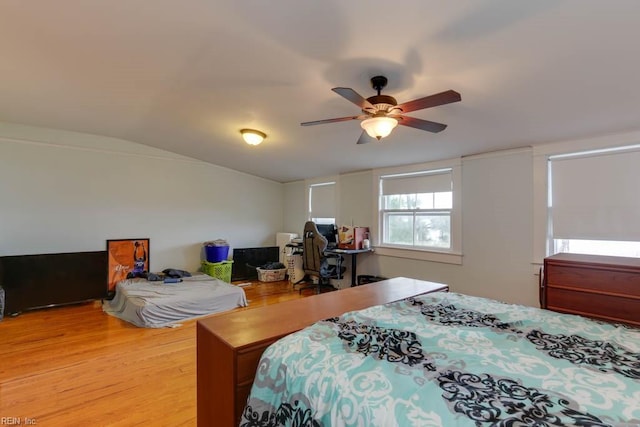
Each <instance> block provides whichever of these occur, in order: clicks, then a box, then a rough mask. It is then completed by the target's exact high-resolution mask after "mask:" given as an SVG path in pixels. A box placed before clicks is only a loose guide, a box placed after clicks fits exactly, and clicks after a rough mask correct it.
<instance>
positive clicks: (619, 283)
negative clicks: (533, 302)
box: [545, 264, 640, 295]
mask: <svg viewBox="0 0 640 427" xmlns="http://www.w3.org/2000/svg"><path fill="white" fill-rule="evenodd" d="M545 273H546V277H547V286H548V287H555V286H558V287H568V288H577V289H588V290H591V291H593V292H606V293H610V294H620V295H638V294H639V293H640V275H639V274H638V273H637V272H635V273H633V272H626V271H619V270H618V271H616V270H612V269H605V268H592V267H585V266H573V265H554V264H549V265H548V266H547V269H546V272H545Z"/></svg>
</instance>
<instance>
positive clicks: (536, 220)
mask: <svg viewBox="0 0 640 427" xmlns="http://www.w3.org/2000/svg"><path fill="white" fill-rule="evenodd" d="M638 143H640V132H637V131H636V132H630V133H621V134H612V135H605V136H598V137H594V138H585V139H576V140H568V141H561V142H555V143H550V144H543V145H537V146H534V147H533V260H532V263H533V264H540V265H541V264H542V262H543V260H544V258H545V257H546V256H547V255H548V254H549V253H550V248H549V241H550V233H551V230H550V221H549V211H548V202H549V201H548V194H549V190H548V189H549V176H548V173H549V170H548V164H549V157H551V156H558V155H562V154H569V153H576V152H580V151H589V150H601V149H609V148H616V147H624V146H632V145H637V144H638Z"/></svg>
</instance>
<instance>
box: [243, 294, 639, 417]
mask: <svg viewBox="0 0 640 427" xmlns="http://www.w3.org/2000/svg"><path fill="white" fill-rule="evenodd" d="M240 425H241V426H276V425H277V426H280V425H282V426H290V425H309V426H394V425H398V426H467V425H469V426H489V425H492V426H493V425H501V426H510V425H540V426H543V425H544V426H547V425H548V426H562V425H584V426H605V425H608V426H622V425H624V426H630V425H640V329H637V328H634V327H630V326H625V325H622V324H611V323H604V322H601V321H597V320H590V319H587V318H584V317H580V316H575V315H570V314H561V313H555V312H551V311H547V310H541V309H537V308H532V307H525V306H519V305H511V304H505V303H501V302H498V301H494V300H489V299H484V298H479V297H472V296H468V295H462V294H456V293H444V292H436V293H430V294H425V295H420V296H416V297H412V298H408V299H405V300H402V301H398V302H393V303H389V304H385V305H379V306H374V307H370V308H367V309H364V310H359V311H353V312H349V313H345V314H343V315H341V316H339V317H335V318H329V319H326V320H323V321H320V322H318V323H315V324H314V325H312V326H310V327H308V328H306V329H303V330H301V331H299V332H296V333H294V334H291V335H288V336H286V337H284V338H282V339H281V340H279V341H277V342H276V343H274V344H273V345H271V346H270V347H269V348H267V350H265V352H264V353H263V354H262V357H261V359H260V362H259V364H258V369H257V372H256V376H255V379H254V381H253V386H252V388H251V393H250V395H249V399H248V400H247V405H246V407H245V409H244V411H243V413H242V418H241V423H240Z"/></svg>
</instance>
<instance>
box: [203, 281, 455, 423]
mask: <svg viewBox="0 0 640 427" xmlns="http://www.w3.org/2000/svg"><path fill="white" fill-rule="evenodd" d="M437 291H448V286H447V285H443V284H442V283H435V282H426V281H423V280H416V279H408V278H405V277H396V278H393V279H388V280H383V281H381V282H376V283H370V284H368V285H362V286H357V287H355V288H348V289H343V290H340V291H337V292H328V293H324V294H320V295H314V296H310V297H306V298H302V299H299V300H292V301H285V302H282V303H279V304H273V305H268V306H265V307H258V308H254V309H251V310H242V311H236V312H231V313H228V314H223V315H218V316H212V317H209V318H205V319H202V320H199V321H198V325H197V378H198V386H197V389H198V426H202V427H209V426H237V425H238V422H239V420H240V416H241V414H242V410H243V409H244V405H245V403H246V401H247V396H249V392H250V390H251V385H252V384H253V377H254V375H255V372H256V368H257V366H258V362H259V360H260V356H262V352H263V351H264V349H265V348H267V347H268V346H269V345H271V344H272V343H273V342H275V341H276V340H278V339H280V338H282V337H284V336H285V335H288V334H290V333H292V332H295V331H298V330H300V329H302V328H304V327H307V326H309V325H311V324H312V323H314V322H317V321H318V320H322V319H326V318H329V317H334V316H339V315H341V314H343V313H345V312H347V311H352V310H360V309H363V308H366V307H370V306H373V305H378V304H386V303H388V302H392V301H398V300H401V299H404V298H408V297H411V296H415V295H420V294H425V293H429V292H437Z"/></svg>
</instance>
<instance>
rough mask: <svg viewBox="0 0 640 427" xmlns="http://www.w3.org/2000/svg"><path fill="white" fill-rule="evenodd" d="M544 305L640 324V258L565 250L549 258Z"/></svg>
mask: <svg viewBox="0 0 640 427" xmlns="http://www.w3.org/2000/svg"><path fill="white" fill-rule="evenodd" d="M540 305H541V307H542V308H546V309H549V310H554V311H559V312H563V313H572V314H580V315H583V316H589V317H593V318H596V319H601V320H607V321H613V322H624V323H630V324H633V325H640V259H638V258H626V257H611V256H599V255H578V254H563V253H561V254H556V255H553V256H550V257H547V258H545V260H544V268H543V275H542V280H541V284H540Z"/></svg>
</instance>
